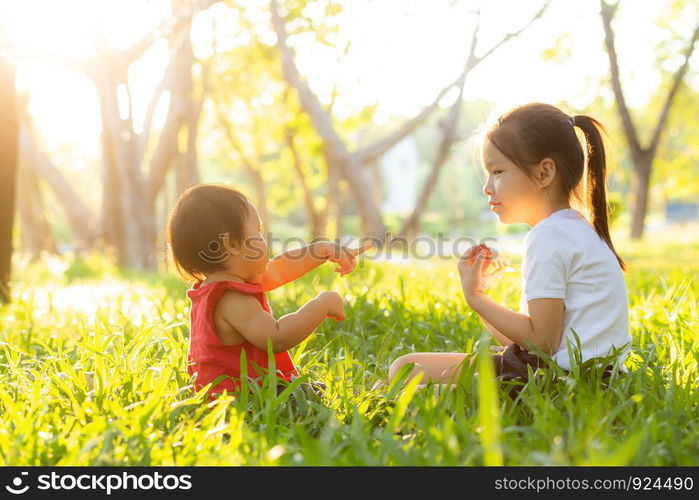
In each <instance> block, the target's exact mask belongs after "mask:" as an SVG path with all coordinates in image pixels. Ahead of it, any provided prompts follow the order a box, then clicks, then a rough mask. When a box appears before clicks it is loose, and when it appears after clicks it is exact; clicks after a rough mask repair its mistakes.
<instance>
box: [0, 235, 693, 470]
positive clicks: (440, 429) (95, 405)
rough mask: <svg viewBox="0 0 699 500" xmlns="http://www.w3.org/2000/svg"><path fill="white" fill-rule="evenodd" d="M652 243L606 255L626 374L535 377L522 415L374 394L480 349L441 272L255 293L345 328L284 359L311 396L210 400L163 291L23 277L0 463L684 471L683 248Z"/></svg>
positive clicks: (426, 397)
mask: <svg viewBox="0 0 699 500" xmlns="http://www.w3.org/2000/svg"><path fill="white" fill-rule="evenodd" d="M668 241H671V240H666V242H665V243H663V244H662V245H661V246H658V244H657V243H654V244H653V245H652V246H651V245H650V244H647V245H645V246H637V245H631V244H624V245H622V254H623V255H624V256H626V257H628V263H629V265H630V267H631V271H630V273H629V275H627V283H628V287H629V294H630V308H631V323H632V336H633V342H634V345H633V349H632V352H631V354H630V356H629V359H628V360H627V367H628V369H629V371H630V373H629V375H627V376H626V377H623V378H619V377H615V378H614V379H613V380H612V383H611V387H610V388H608V389H606V390H605V389H603V388H602V387H600V384H599V383H596V382H595V380H594V377H590V376H583V375H580V374H577V375H576V374H575V373H574V374H571V375H570V376H567V377H549V376H537V377H536V378H535V379H534V380H533V381H532V382H530V383H529V384H528V385H527V386H526V387H525V388H524V390H523V391H522V393H521V396H520V398H521V399H520V400H519V401H512V400H510V399H509V398H508V397H507V396H506V393H505V392H504V391H502V390H501V389H500V388H499V387H498V386H497V385H496V384H495V383H494V381H493V379H492V375H491V374H489V373H487V372H485V373H481V374H480V375H479V374H474V371H473V370H474V369H471V368H470V369H466V370H463V371H462V377H461V380H460V381H459V384H458V386H457V387H456V388H455V389H453V390H451V391H445V392H442V393H440V394H436V393H435V391H433V390H432V389H431V388H424V389H421V388H418V387H416V385H415V383H413V384H408V385H407V386H406V385H401V384H395V385H393V386H390V387H384V388H381V389H379V390H376V391H373V392H372V391H371V387H372V385H373V384H374V383H375V382H376V381H377V380H379V379H382V380H385V379H386V374H387V369H388V364H389V363H390V361H391V360H393V359H395V358H396V357H398V356H399V355H401V354H405V353H408V352H413V351H432V350H434V351H476V350H478V349H479V347H480V348H481V352H485V351H484V350H483V348H484V346H485V343H484V342H478V340H479V339H480V338H481V337H482V335H483V332H484V329H483V328H482V326H481V323H480V320H479V319H478V317H477V316H476V315H475V314H474V313H473V312H472V311H470V310H469V308H468V307H467V306H466V304H465V303H464V301H463V299H462V297H461V293H460V289H459V282H458V276H457V274H456V268H455V265H454V264H455V263H454V262H453V261H452V262H440V261H433V262H414V263H411V264H379V263H375V262H366V261H364V263H363V264H362V266H361V269H358V270H357V271H355V273H353V274H352V275H349V276H347V277H345V278H339V277H337V275H335V273H333V272H332V266H329V265H328V266H326V267H325V268H322V269H319V270H318V271H316V272H313V273H311V274H310V275H308V276H307V277H304V278H303V279H302V280H299V281H298V282H296V283H293V284H291V285H288V286H286V287H283V288H281V289H279V290H275V291H274V292H271V293H270V295H269V297H270V303H271V305H272V308H273V311H274V313H275V315H276V316H277V317H278V316H281V315H282V314H284V313H286V312H289V311H292V310H294V309H295V308H297V307H298V306H299V305H300V304H301V303H302V302H303V301H305V300H307V299H309V298H311V297H313V296H314V295H315V294H316V293H317V291H319V290H323V289H336V290H338V291H341V293H343V294H344V295H345V296H346V298H347V320H346V321H344V322H341V323H336V322H334V321H326V322H324V323H323V324H322V325H321V326H320V327H319V328H318V330H317V332H316V333H315V334H314V335H312V336H311V337H310V338H309V339H308V341H307V342H305V343H304V344H302V345H301V346H298V347H297V348H295V349H293V350H292V355H293V356H294V359H295V361H296V362H297V364H298V366H299V367H300V369H301V370H302V373H303V374H304V379H303V380H302V381H306V380H318V381H322V382H324V383H325V384H327V386H328V389H327V393H326V396H325V398H324V399H323V400H319V399H317V398H313V397H311V396H307V395H306V393H304V392H301V391H300V390H299V389H295V390H294V388H293V387H292V388H291V389H290V390H289V391H287V392H285V393H283V394H281V395H280V396H276V392H275V393H274V394H272V395H270V394H271V392H270V389H271V386H268V385H264V386H263V387H261V388H255V389H254V390H252V392H251V393H250V394H249V395H248V396H246V397H244V398H240V399H239V400H234V399H233V398H230V397H229V398H221V399H219V400H218V401H217V402H215V403H212V404H207V403H205V402H204V397H203V395H202V394H198V395H197V394H194V393H193V392H192V389H191V386H190V385H189V380H188V378H187V374H186V371H185V369H184V368H185V361H186V359H185V358H186V352H187V341H188V325H187V321H188V309H187V306H188V303H187V301H186V298H185V295H184V290H185V286H184V285H183V284H182V283H180V282H178V280H177V279H175V278H173V277H172V276H164V277H158V276H146V277H138V276H135V275H133V274H128V275H123V274H120V273H119V272H118V271H116V270H115V269H114V268H113V266H109V265H108V264H105V263H103V262H100V260H99V259H95V258H94V257H93V258H90V259H88V260H87V261H85V262H79V263H75V262H72V263H68V264H66V263H65V262H63V261H58V260H51V261H49V262H47V263H43V264H32V265H29V264H26V263H23V262H19V263H18V265H17V268H16V273H15V282H14V285H13V299H14V300H13V302H12V304H10V305H8V306H4V307H3V308H1V309H0V329H2V332H1V335H0V339H1V342H0V408H1V409H2V414H3V419H2V423H0V463H2V464H4V465H88V464H90V465H192V464H197V465H205V464H206V465H209V464H221V465H223V464H226V465H228V464H231V465H234V464H304V465H321V464H340V465H350V464H352V465H354V464H358V465H362V464H366V465H403V464H406V465H407V464H410V465H432V464H453V465H460V464H465V465H482V464H500V463H503V464H505V465H525V464H530V465H539V464H543V465H569V464H575V465H588V464H595V465H694V464H696V463H699V432H698V429H699V412H698V405H697V401H698V399H699V398H698V396H697V394H698V391H697V389H698V386H699V383H698V382H697V380H698V378H699V377H698V376H697V375H698V371H697V360H698V357H699V344H698V341H697V331H698V330H699V321H698V319H697V307H696V304H697V296H698V295H699V294H698V293H697V292H698V287H699V284H698V283H697V280H696V279H692V277H696V276H697V271H698V270H699V258H698V257H699V242H696V241H695V242H689V243H687V242H684V243H674V244H673V243H669V242H668ZM513 263H514V265H515V267H516V268H518V267H519V265H518V261H517V259H513ZM66 266H68V267H66ZM518 280H519V274H518V273H517V274H509V275H504V276H503V278H502V279H501V280H500V281H498V282H497V283H496V284H495V286H494V288H493V289H492V290H491V293H490V294H491V296H492V297H493V298H495V299H496V300H498V301H500V302H501V303H503V304H505V305H507V306H508V307H511V308H513V309H516V308H517V307H518V300H519V293H520V291H519V281H518ZM476 365H477V363H476V364H474V368H475V366H476ZM482 366H485V365H482ZM593 375H594V374H593ZM416 381H417V380H416Z"/></svg>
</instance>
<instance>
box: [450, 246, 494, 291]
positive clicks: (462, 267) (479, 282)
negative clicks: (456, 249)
mask: <svg viewBox="0 0 699 500" xmlns="http://www.w3.org/2000/svg"><path fill="white" fill-rule="evenodd" d="M492 260H493V251H492V250H491V249H490V248H488V247H487V246H486V245H485V244H484V243H481V244H479V245H476V246H473V247H471V248H469V249H468V250H466V252H465V253H464V254H463V255H462V256H461V258H460V259H459V263H458V266H457V267H458V269H459V277H460V278H461V288H462V290H463V292H464V298H465V299H466V302H469V301H470V300H471V299H472V298H473V297H476V296H479V295H485V290H486V288H487V283H486V278H485V276H486V274H485V272H486V271H487V270H488V267H489V266H490V264H491V263H492Z"/></svg>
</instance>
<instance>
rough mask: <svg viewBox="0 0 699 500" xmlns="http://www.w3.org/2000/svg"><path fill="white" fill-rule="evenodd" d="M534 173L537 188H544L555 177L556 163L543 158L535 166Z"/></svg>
mask: <svg viewBox="0 0 699 500" xmlns="http://www.w3.org/2000/svg"><path fill="white" fill-rule="evenodd" d="M534 173H535V174H536V180H537V181H539V187H540V188H545V187H547V186H549V185H550V184H551V183H552V182H553V180H554V179H555V177H556V162H555V161H553V160H552V159H551V158H544V159H543V160H541V161H540V162H539V164H538V165H537V166H536V168H535V170H534Z"/></svg>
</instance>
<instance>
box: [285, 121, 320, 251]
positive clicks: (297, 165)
mask: <svg viewBox="0 0 699 500" xmlns="http://www.w3.org/2000/svg"><path fill="white" fill-rule="evenodd" d="M294 136H295V131H294V130H292V129H291V128H289V127H286V128H285V130H284V137H285V139H286V145H287V147H288V148H289V151H291V157H292V159H291V162H292V164H293V166H294V171H295V172H296V176H297V177H298V180H299V185H300V186H301V192H302V193H303V204H304V207H306V214H307V215H308V221H309V222H310V224H311V239H315V238H318V237H321V236H324V235H325V228H324V227H323V219H324V218H323V217H322V216H321V213H320V211H319V210H318V209H317V208H316V206H315V202H314V200H313V193H311V190H310V188H309V187H308V182H306V174H304V172H303V167H302V166H301V157H300V156H299V153H298V151H297V150H296V145H295V143H294Z"/></svg>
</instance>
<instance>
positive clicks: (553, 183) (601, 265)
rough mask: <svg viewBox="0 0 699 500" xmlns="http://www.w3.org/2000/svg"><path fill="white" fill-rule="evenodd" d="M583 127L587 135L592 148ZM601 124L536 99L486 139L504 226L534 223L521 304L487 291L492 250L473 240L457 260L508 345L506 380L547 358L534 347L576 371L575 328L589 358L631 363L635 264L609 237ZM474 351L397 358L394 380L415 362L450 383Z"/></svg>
mask: <svg viewBox="0 0 699 500" xmlns="http://www.w3.org/2000/svg"><path fill="white" fill-rule="evenodd" d="M575 127H577V128H578V129H580V130H581V131H582V133H583V134H584V137H585V143H586V154H585V152H584V151H583V147H582V145H581V143H580V141H579V139H578V136H577V135H576V132H575ZM600 130H604V129H603V127H602V125H601V124H600V123H599V122H598V121H597V120H595V119H594V118H591V117H589V116H587V115H576V116H572V117H571V116H568V115H567V114H566V113H564V112H563V111H561V110H560V109H558V108H556V107H554V106H551V105H548V104H542V103H531V104H526V105H523V106H519V107H516V108H514V109H512V110H510V111H509V112H507V113H505V114H503V115H502V116H500V117H499V118H498V119H497V121H496V122H495V123H494V124H493V125H492V126H490V127H489V128H487V129H486V132H485V134H484V137H483V139H482V141H481V142H480V146H481V148H480V150H481V156H482V160H483V164H484V167H485V170H486V172H487V182H486V183H485V186H484V187H483V194H484V195H485V196H487V197H488V201H489V204H490V206H491V210H493V212H494V213H495V214H496V215H497V217H498V219H499V220H500V222H502V223H504V224H519V223H525V224H527V225H528V226H529V227H530V228H531V229H530V231H529V232H528V234H527V235H526V237H525V240H524V255H523V260H522V282H521V285H522V294H521V300H520V307H519V312H515V311H512V310H510V309H508V308H506V307H504V306H503V305H501V304H498V303H497V302H496V301H494V300H493V299H491V298H490V297H488V295H487V294H486V290H485V286H484V272H485V270H486V269H487V268H488V266H489V264H490V263H491V260H492V257H493V256H494V255H493V252H492V251H491V250H490V249H489V248H487V247H486V246H485V245H479V246H477V247H473V248H471V249H469V251H468V252H467V253H466V254H464V256H462V258H461V259H460V261H459V263H458V270H459V275H460V279H461V285H462V289H463V294H464V298H465V299H466V302H467V303H468V305H469V306H470V307H471V308H472V309H473V310H474V311H475V312H476V313H477V314H478V315H479V316H480V318H481V319H482V320H483V322H484V323H485V325H486V327H487V329H488V330H489V331H490V332H491V334H492V335H493V337H495V339H496V340H497V341H498V342H499V343H500V344H501V345H502V346H503V347H501V348H500V349H498V351H499V352H497V354H493V360H494V362H495V368H496V374H497V375H498V376H499V377H500V378H501V379H519V380H525V379H526V376H527V373H528V371H527V365H531V366H532V367H533V368H535V369H536V368H537V367H544V366H545V365H546V363H545V362H544V361H543V359H541V358H540V357H539V356H537V355H536V354H534V353H533V352H529V351H530V350H531V348H532V347H536V348H538V349H540V350H541V351H543V352H545V353H547V354H550V355H552V359H553V360H554V361H555V362H556V363H557V364H558V365H559V366H560V367H561V368H563V369H566V370H570V369H571V366H572V363H573V353H572V352H571V351H570V350H569V342H570V344H572V345H573V346H574V345H576V341H575V338H574V333H573V331H574V332H575V334H577V336H578V337H579V339H580V348H581V356H582V361H583V362H584V361H587V360H589V359H592V358H597V357H603V356H610V355H611V356H612V357H613V356H614V354H615V353H616V354H617V358H616V361H617V362H618V363H619V364H622V363H623V361H624V359H625V357H626V352H627V350H626V348H627V347H628V344H629V342H630V340H631V336H630V334H629V315H628V298H627V291H626V284H625V282H624V276H623V272H624V271H625V270H626V266H625V264H624V262H623V260H622V259H621V257H619V255H618V254H617V252H616V250H615V249H614V245H613V244H612V240H611V237H610V235H609V227H608V219H607V204H606V189H605V179H606V171H607V164H606V159H605V150H604V144H603V141H602V136H601V133H600ZM576 206H577V207H579V209H578V208H575V207H576ZM468 358H471V361H473V358H472V355H470V354H466V353H413V354H408V355H405V356H402V357H400V358H398V359H397V360H395V361H394V362H393V364H392V365H391V366H390V369H389V378H390V379H392V378H393V377H394V376H395V374H396V372H397V371H398V370H399V369H400V368H401V367H402V366H403V365H405V364H407V363H414V365H415V366H414V368H413V371H412V373H411V377H412V376H415V375H417V374H418V373H421V374H422V375H423V382H427V381H428V380H430V379H431V380H433V381H436V382H441V383H446V382H448V381H449V380H451V379H452V378H453V377H455V376H457V375H458V370H459V367H460V366H461V364H462V363H463V362H464V361H465V360H466V359H468ZM622 370H623V367H622Z"/></svg>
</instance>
